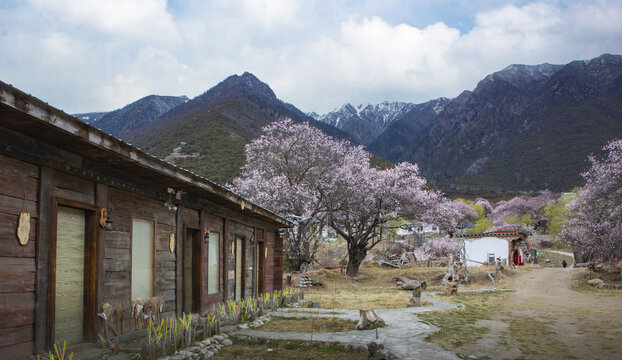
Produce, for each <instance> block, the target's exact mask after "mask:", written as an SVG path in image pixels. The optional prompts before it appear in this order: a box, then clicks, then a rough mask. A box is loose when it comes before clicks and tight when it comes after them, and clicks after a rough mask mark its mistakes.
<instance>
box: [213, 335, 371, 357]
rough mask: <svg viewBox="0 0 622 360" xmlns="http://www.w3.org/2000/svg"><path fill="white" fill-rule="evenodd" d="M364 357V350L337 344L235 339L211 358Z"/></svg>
mask: <svg viewBox="0 0 622 360" xmlns="http://www.w3.org/2000/svg"><path fill="white" fill-rule="evenodd" d="M364 358H365V352H364V351H360V350H352V349H346V348H345V347H344V346H343V345H338V344H328V345H324V344H317V343H314V344H309V343H308V342H304V341H294V340H290V341H286V340H281V341H268V342H261V343H260V342H250V341H243V340H237V339H236V340H235V341H234V344H233V345H232V346H227V347H224V348H222V350H221V351H220V352H219V353H218V355H216V356H214V357H213V358H212V359H274V360H281V359H285V360H303V359H327V360H354V359H356V360H360V359H364Z"/></svg>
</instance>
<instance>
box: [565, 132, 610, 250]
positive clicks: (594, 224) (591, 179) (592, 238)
mask: <svg viewBox="0 0 622 360" xmlns="http://www.w3.org/2000/svg"><path fill="white" fill-rule="evenodd" d="M603 150H604V151H606V152H607V154H606V156H605V157H604V158H603V159H598V158H596V157H595V156H591V157H589V161H590V163H591V167H590V169H589V170H588V171H587V172H585V173H584V174H582V175H583V177H584V178H585V182H586V183H585V186H584V187H583V188H582V189H581V190H580V191H579V195H578V196H577V198H576V199H574V200H572V201H570V203H568V206H567V209H568V214H567V215H568V219H567V220H566V222H565V223H564V225H563V227H562V230H561V232H560V234H559V238H561V239H562V240H566V241H570V242H571V243H572V244H573V247H574V250H575V253H576V254H577V255H579V256H581V257H583V258H584V259H589V260H600V261H605V260H608V261H615V260H620V259H622V140H613V141H611V142H609V143H608V144H607V145H606V146H605V147H603Z"/></svg>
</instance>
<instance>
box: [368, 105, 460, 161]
mask: <svg viewBox="0 0 622 360" xmlns="http://www.w3.org/2000/svg"><path fill="white" fill-rule="evenodd" d="M450 101H451V100H450V99H448V98H438V99H434V100H430V101H428V102H425V103H423V104H416V105H413V106H412V107H410V110H409V111H408V112H406V113H404V114H401V115H400V116H399V117H397V118H396V119H394V121H392V122H391V123H390V124H389V126H387V127H386V129H385V130H384V131H383V132H382V133H381V134H379V135H378V136H377V137H376V138H375V139H374V140H373V141H372V142H371V143H370V144H368V145H367V150H369V151H370V152H371V153H373V154H383V155H382V156H383V157H385V158H387V159H389V158H392V159H398V161H405V159H404V158H403V157H402V155H403V154H404V153H410V152H412V149H411V148H410V142H411V140H412V137H413V136H415V135H416V134H419V133H422V132H423V131H424V130H425V129H426V128H428V127H429V126H430V125H432V123H433V122H434V121H435V120H436V118H437V117H438V115H439V114H440V113H441V112H442V111H443V109H444V108H445V106H447V104H449V102H450Z"/></svg>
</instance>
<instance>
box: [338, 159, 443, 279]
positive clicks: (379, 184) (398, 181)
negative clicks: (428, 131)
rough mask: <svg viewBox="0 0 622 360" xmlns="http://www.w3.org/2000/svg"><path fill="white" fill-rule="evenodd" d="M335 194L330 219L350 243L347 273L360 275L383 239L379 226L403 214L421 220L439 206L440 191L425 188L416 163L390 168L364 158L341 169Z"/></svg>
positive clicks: (348, 163) (424, 182)
mask: <svg viewBox="0 0 622 360" xmlns="http://www.w3.org/2000/svg"><path fill="white" fill-rule="evenodd" d="M339 170H340V171H339V173H338V175H337V176H336V178H335V180H336V181H335V182H334V184H333V185H334V186H333V187H332V189H331V195H330V196H329V197H327V198H328V199H329V201H330V202H331V205H330V206H329V207H330V208H331V209H332V210H331V212H330V213H329V216H328V221H329V224H330V226H331V227H332V228H334V229H335V231H336V232H337V234H339V235H340V236H341V237H343V238H344V239H345V240H346V241H347V243H348V266H347V269H346V273H347V274H348V275H349V276H356V275H357V274H358V271H359V267H360V265H361V263H362V261H363V259H365V256H366V255H367V252H368V251H369V250H371V249H372V248H373V247H374V246H376V245H377V244H378V243H379V242H380V241H381V239H382V236H381V235H380V236H379V233H378V229H379V228H380V227H381V225H383V224H384V223H386V222H387V221H388V220H389V219H390V218H392V217H394V216H397V215H402V216H404V217H407V218H409V219H421V218H423V217H424V216H425V215H426V214H427V213H428V212H430V211H432V210H433V209H435V208H436V207H437V206H438V205H439V200H440V194H439V193H436V192H433V191H428V190H425V189H424V186H425V184H426V181H425V179H423V178H422V177H421V176H419V169H418V167H417V166H416V165H413V164H409V163H401V164H398V165H397V166H396V167H394V168H392V169H387V170H378V169H375V168H373V167H371V166H370V165H369V156H366V157H365V159H364V161H361V159H360V158H358V159H357V162H349V161H348V162H347V166H343V167H342V168H340V169H339Z"/></svg>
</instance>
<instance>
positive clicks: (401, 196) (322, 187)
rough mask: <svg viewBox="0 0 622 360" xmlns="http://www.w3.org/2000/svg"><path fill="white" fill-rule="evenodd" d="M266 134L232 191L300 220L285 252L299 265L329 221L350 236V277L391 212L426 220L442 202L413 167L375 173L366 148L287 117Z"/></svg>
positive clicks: (252, 150) (249, 148)
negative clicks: (334, 137) (425, 186)
mask: <svg viewBox="0 0 622 360" xmlns="http://www.w3.org/2000/svg"><path fill="white" fill-rule="evenodd" d="M264 132H265V133H264V134H263V135H262V136H261V137H260V138H258V139H257V140H255V141H253V142H252V143H251V144H249V145H248V146H247V148H246V164H245V165H244V167H243V168H242V171H241V175H240V177H239V178H237V179H235V180H234V182H233V188H234V190H235V191H237V192H239V193H240V194H241V195H244V196H246V197H248V198H250V199H251V200H253V201H255V202H257V203H258V204H260V205H263V206H265V207H267V208H269V209H271V210H273V211H275V212H277V213H280V214H283V215H284V216H286V217H288V218H290V219H292V220H293V221H294V222H295V224H296V226H295V227H294V228H292V229H290V230H289V234H288V239H287V249H288V251H287V253H286V256H287V257H288V259H289V260H290V261H291V263H292V265H293V267H294V268H296V267H297V266H299V264H300V263H302V262H310V261H312V260H313V258H314V256H315V252H316V251H317V245H318V244H319V239H320V236H319V231H320V230H321V228H322V226H323V224H325V223H327V224H329V225H330V226H331V227H332V228H333V229H335V231H336V232H337V234H338V235H340V236H341V237H343V238H344V239H345V240H346V241H347V243H348V266H347V274H348V275H350V276H356V275H357V274H358V269H359V266H360V264H361V262H362V261H363V259H364V258H365V255H366V254H367V251H369V250H370V249H371V248H373V247H374V246H375V245H376V244H377V243H378V242H379V241H380V239H381V236H378V233H379V228H380V226H381V225H383V224H384V223H385V222H387V221H389V219H390V217H391V216H394V215H406V216H407V217H409V218H417V217H422V216H423V214H425V213H426V212H427V211H429V210H430V209H432V208H434V207H435V206H437V205H438V200H439V194H437V193H436V192H431V191H426V190H424V188H423V187H424V185H425V180H424V179H423V178H421V177H420V176H419V172H418V168H417V166H416V165H412V164H408V163H403V164H399V165H397V166H396V167H395V168H393V169H387V170H378V169H376V168H373V167H372V166H370V155H369V153H367V152H366V151H365V150H364V149H363V148H362V147H361V146H351V145H350V143H348V142H347V141H339V140H334V139H332V138H330V137H328V136H326V135H324V134H323V133H322V132H320V131H319V130H317V129H315V128H313V127H311V126H309V125H308V124H296V123H293V122H292V121H290V120H285V121H279V122H276V123H272V124H270V125H268V126H266V127H265V128H264Z"/></svg>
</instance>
